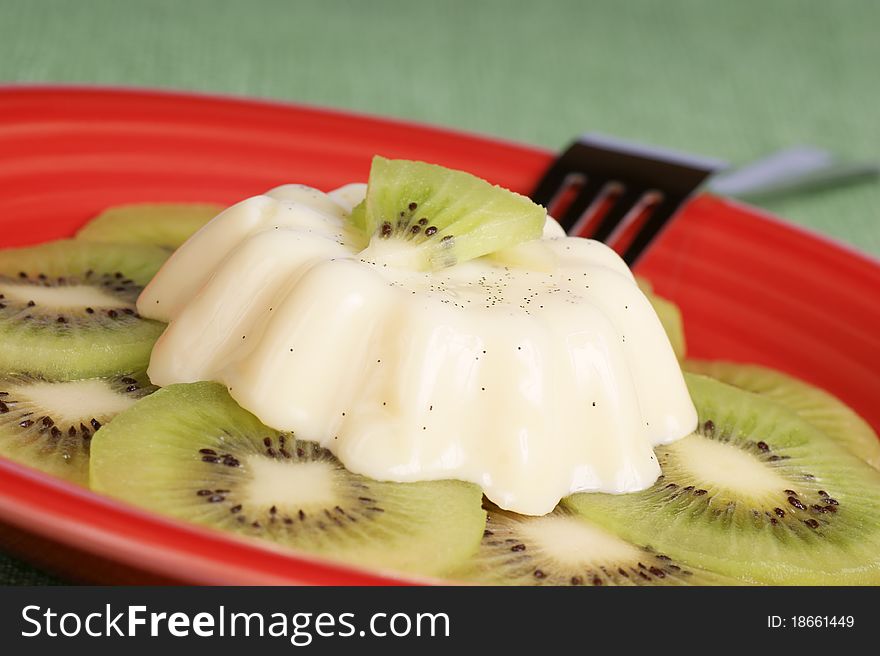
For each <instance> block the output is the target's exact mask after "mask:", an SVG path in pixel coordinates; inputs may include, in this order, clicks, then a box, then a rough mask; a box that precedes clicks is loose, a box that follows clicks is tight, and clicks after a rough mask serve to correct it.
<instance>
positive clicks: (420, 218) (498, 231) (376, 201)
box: [349, 156, 547, 269]
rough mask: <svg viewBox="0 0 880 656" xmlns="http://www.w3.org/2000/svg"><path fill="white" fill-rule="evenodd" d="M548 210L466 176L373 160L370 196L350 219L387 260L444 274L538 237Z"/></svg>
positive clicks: (419, 164) (426, 166)
mask: <svg viewBox="0 0 880 656" xmlns="http://www.w3.org/2000/svg"><path fill="white" fill-rule="evenodd" d="M546 216H547V212H546V210H545V209H544V208H543V207H541V206H540V205H536V204H535V203H533V202H532V201H531V200H530V199H528V198H526V197H525V196H521V195H520V194H517V193H514V192H512V191H508V190H507V189H503V188H502V187H498V186H494V185H492V184H490V183H489V182H486V181H485V180H482V179H480V178H478V177H476V176H473V175H471V174H469V173H465V172H463V171H455V170H452V169H447V168H444V167H442V166H437V165H435V164H426V163H425V162H415V161H410V160H390V159H385V158H384V157H378V156H377V157H374V158H373V162H372V166H371V167H370V178H369V182H368V184H367V195H366V198H365V199H364V201H363V203H361V204H360V205H358V206H356V207H355V208H354V209H353V210H352V212H351V214H350V216H349V222H350V224H351V225H352V227H354V228H355V229H357V230H359V231H361V232H362V233H363V234H364V235H365V236H366V237H367V238H369V239H370V245H371V246H372V247H373V249H374V250H376V251H380V252H382V254H383V255H385V254H387V253H388V252H390V251H391V250H397V251H398V253H399V254H400V256H399V257H398V258H396V259H397V260H398V261H400V262H405V263H407V264H409V265H411V266H412V267H413V268H416V269H440V268H443V267H448V266H453V265H455V264H459V263H461V262H466V261H468V260H471V259H473V258H475V257H480V256H481V255H486V254H488V253H492V252H494V251H498V250H501V249H504V248H507V247H510V246H513V245H514V244H517V243H519V242H523V241H528V240H531V239H538V238H539V237H541V234H542V232H543V229H544V222H545V219H546Z"/></svg>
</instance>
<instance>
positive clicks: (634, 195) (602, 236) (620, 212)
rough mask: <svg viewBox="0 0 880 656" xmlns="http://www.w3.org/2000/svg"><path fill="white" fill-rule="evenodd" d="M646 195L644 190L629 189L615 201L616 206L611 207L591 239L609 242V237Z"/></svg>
mask: <svg viewBox="0 0 880 656" xmlns="http://www.w3.org/2000/svg"><path fill="white" fill-rule="evenodd" d="M644 195H645V192H644V190H642V189H633V188H630V187H627V188H626V190H625V191H624V192H623V193H622V194H621V195H620V196H619V197H618V198H617V199H616V200H615V201H614V205H612V206H611V208H610V209H609V210H608V212H607V213H606V214H605V216H603V217H602V220H601V221H600V222H599V225H597V226H596V229H595V230H593V233H592V234H591V235H590V239H597V240H599V241H607V239H608V237H609V236H611V233H612V232H614V229H615V228H616V227H617V226H618V224H620V222H621V221H623V220H624V219H625V218H626V215H627V214H629V213H630V212H631V211H632V210H633V209H634V208H635V206H636V204H637V203H638V202H639V200H640V199H641V198H642V196H644Z"/></svg>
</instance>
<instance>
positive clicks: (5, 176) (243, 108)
mask: <svg viewBox="0 0 880 656" xmlns="http://www.w3.org/2000/svg"><path fill="white" fill-rule="evenodd" d="M375 153H379V154H382V155H385V156H388V157H403V158H410V159H423V160H428V161H432V162H436V163H439V164H444V165H446V166H450V167H454V168H460V169H465V170H468V171H471V172H473V173H475V174H477V175H479V176H481V177H484V178H486V179H488V180H491V181H492V182H495V183H498V184H500V185H503V186H505V187H509V188H511V189H514V190H517V191H521V192H527V191H528V190H529V189H530V188H531V186H532V185H533V183H534V182H535V181H536V180H537V179H538V177H539V176H540V174H541V173H542V171H543V169H544V167H545V166H546V165H547V164H548V162H549V160H550V158H551V156H552V154H551V153H548V152H547V151H544V150H539V149H536V148H531V147H527V146H522V145H517V144H511V143H505V142H501V141H497V140H492V139H487V138H484V137H476V136H473V135H467V134H461V133H457V132H452V131H449V130H441V129H436V128H430V127H424V126H418V125H412V124H407V123H402V122H398V121H389V120H385V119H377V118H369V117H364V116H357V115H352V114H346V113H342V112H336V111H327V110H324V109H316V108H309V107H301V106H292V105H280V104H272V103H265V102H254V101H249V100H235V99H229V98H215V97H205V96H194V95H183V94H173V93H156V92H143V91H124V90H102V89H74V88H31V87H13V88H6V89H0V246H2V247H6V246H19V245H25V244H33V243H37V242H41V241H45V240H48V239H56V238H59V237H66V236H70V235H72V234H73V233H74V231H75V230H76V229H77V228H78V227H79V226H81V225H82V224H83V223H84V222H85V221H86V220H87V219H88V218H89V217H90V216H92V215H94V214H95V213H97V212H98V211H99V210H101V209H103V208H104V207H106V206H107V205H113V204H116V203H124V202H137V201H179V200H183V201H187V200H193V201H195V200H201V201H217V202H220V203H233V202H235V201H237V200H240V199H242V198H245V197H247V196H251V195H255V194H258V193H261V192H263V191H265V190H267V189H269V188H270V187H273V186H275V185H278V184H281V183H285V182H302V183H306V184H309V185H312V186H315V187H318V188H321V189H330V188H332V187H335V186H338V185H340V184H343V183H345V182H349V181H352V180H365V179H366V177H367V172H368V170H369V162H370V158H371V156H372V155H373V154H375ZM639 271H640V273H642V274H644V275H645V276H647V277H648V278H650V279H651V281H652V282H653V283H654V286H655V287H656V289H657V291H658V292H659V293H661V294H663V295H665V296H668V297H670V298H672V299H674V300H675V301H676V302H677V303H678V304H679V306H680V307H681V309H682V313H683V315H684V319H685V325H686V328H687V338H688V347H689V353H690V354H691V355H692V356H694V357H703V358H726V359H731V360H740V361H744V362H759V363H763V364H767V365H770V366H772V367H776V368H778V369H782V370H784V371H787V372H789V373H792V374H794V375H796V376H799V377H801V378H803V379H805V380H807V381H810V382H812V383H815V384H817V385H820V386H822V387H824V388H826V389H827V390H829V391H831V392H832V393H834V394H836V395H837V396H839V397H840V398H842V399H843V400H844V401H846V402H847V403H849V404H850V405H851V406H852V407H853V408H855V409H856V410H857V411H858V412H859V413H860V414H861V415H862V416H863V417H865V418H866V419H867V420H868V421H869V422H870V423H871V424H872V425H873V426H874V428H875V429H878V428H880V403H877V401H878V399H880V303H878V298H880V263H878V262H877V261H875V260H872V259H870V258H868V257H866V256H864V255H861V254H859V253H857V252H855V251H852V250H849V249H847V248H844V247H842V246H839V245H836V244H833V243H831V242H829V241H828V240H826V239H823V238H821V237H819V236H816V235H812V234H808V233H806V232H804V231H802V230H799V229H795V228H793V227H792V226H789V225H786V224H784V223H781V222H779V221H777V220H776V219H773V218H772V217H769V216H767V215H765V214H763V213H761V212H759V211H757V210H755V209H753V208H750V207H745V206H743V205H737V204H734V203H731V202H728V201H724V200H720V199H718V198H712V197H709V196H702V197H700V198H697V199H696V200H695V201H693V202H692V203H691V204H690V205H689V206H688V208H687V209H686V211H685V212H684V213H683V215H682V216H681V217H680V218H679V219H678V220H677V221H676V222H675V223H674V224H673V225H672V226H671V227H670V228H669V229H668V230H667V231H666V233H665V234H664V235H663V236H662V238H661V240H660V241H659V242H658V243H657V244H656V246H655V247H654V248H653V249H652V250H651V252H650V253H649V254H648V255H647V256H646V257H645V258H644V260H643V261H642V262H641V264H640V265H639ZM0 541H2V543H3V544H4V548H6V549H12V550H14V551H16V552H18V553H20V554H23V555H24V556H25V557H28V558H29V559H31V560H34V561H35V562H39V563H41V564H43V565H45V566H49V567H51V568H53V569H55V570H58V571H62V572H65V573H66V574H67V575H68V576H72V577H76V578H82V577H87V578H88V580H100V581H107V582H111V581H112V582H126V581H129V582H130V581H135V582H145V581H169V582H187V583H217V584H261V583H282V584H291V583H316V584H366V583H388V582H391V583H398V582H400V580H399V579H396V578H394V577H393V576H388V577H383V576H380V575H377V574H375V573H369V572H361V571H357V570H353V569H349V568H344V567H339V566H335V565H332V564H328V563H326V562H324V561H320V560H316V559H312V558H307V557H301V556H296V555H292V554H291V553H290V552H284V551H279V550H275V549H272V548H270V547H265V546H263V545H259V544H254V543H252V542H246V541H243V540H238V539H235V538H232V537H229V536H227V535H224V534H220V533H216V532H213V531H208V530H203V529H200V528H197V527H193V526H189V525H186V524H182V523H178V522H172V521H168V520H165V519H162V518H159V517H155V516H153V515H150V514H147V513H144V512H141V511H138V510H135V509H133V508H130V507H128V506H124V505H122V504H118V503H116V502H113V501H109V500H106V499H103V498H101V497H99V496H96V495H93V494H91V493H90V492H87V491H85V490H82V489H79V488H76V487H74V486H72V485H68V484H66V483H64V482H60V481H56V480H53V479H51V478H50V477H48V476H45V475H42V474H40V473H36V472H33V471H31V470H29V469H26V468H24V467H21V466H18V465H16V464H14V463H11V462H8V461H4V460H2V459H0Z"/></svg>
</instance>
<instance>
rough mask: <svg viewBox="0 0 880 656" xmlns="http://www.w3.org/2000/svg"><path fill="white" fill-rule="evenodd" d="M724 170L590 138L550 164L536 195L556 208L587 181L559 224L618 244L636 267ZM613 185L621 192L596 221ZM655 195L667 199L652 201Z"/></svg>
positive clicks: (660, 151)
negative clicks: (595, 211)
mask: <svg viewBox="0 0 880 656" xmlns="http://www.w3.org/2000/svg"><path fill="white" fill-rule="evenodd" d="M723 166H724V165H723V164H722V163H721V162H719V161H717V160H710V159H707V158H704V157H696V156H693V155H686V154H683V153H677V152H674V151H671V150H667V149H664V148H657V147H652V146H644V145H640V144H635V143H631V142H627V141H624V140H622V139H616V138H613V137H606V136H602V135H597V134H585V135H583V136H581V137H580V139H578V140H577V141H575V142H574V143H572V144H570V145H569V147H568V148H567V149H566V150H565V152H564V153H563V154H562V155H561V156H560V157H559V158H558V159H556V160H555V161H554V162H553V163H552V164H551V165H550V167H549V168H548V170H547V172H546V173H545V174H544V176H543V177H542V178H541V180H540V181H539V182H538V185H537V186H536V188H535V190H534V192H532V194H531V197H532V199H533V200H534V201H535V202H537V203H540V204H541V205H543V206H544V207H547V208H548V209H551V210H552V209H554V208H551V207H549V205H550V204H551V203H553V202H554V201H555V200H556V199H557V198H559V197H560V196H561V195H562V192H563V191H565V190H566V189H568V188H569V187H570V182H571V180H572V179H574V178H577V179H580V180H586V182H585V183H584V185H583V187H582V189H580V190H579V193H578V194H577V195H576V196H575V198H574V200H573V202H572V203H571V204H570V205H569V207H568V208H567V209H566V210H565V211H564V213H563V216H561V217H557V218H558V219H559V222H560V223H561V224H562V227H563V228H564V229H565V231H566V232H567V233H568V234H570V235H573V234H578V235H580V234H581V233H583V234H584V236H587V237H591V238H593V239H597V240H600V241H605V242H606V243H607V242H608V241H609V239H611V240H614V241H615V242H616V243H618V244H619V246H620V248H623V249H624V250H625V258H624V259H626V260H627V262H628V263H632V262H633V261H634V260H635V259H636V258H637V257H638V256H639V254H640V253H641V252H642V251H643V250H644V249H645V248H646V247H647V245H648V244H649V243H650V241H651V240H652V239H653V238H654V237H655V236H656V235H657V234H659V233H660V232H661V231H662V230H663V228H664V226H665V224H666V223H668V222H669V220H670V219H671V218H672V216H673V215H674V214H675V213H676V211H677V210H678V208H679V207H681V206H682V205H683V204H684V203H685V202H686V201H687V199H688V198H689V197H690V196H691V194H693V192H694V190H696V189H697V187H698V186H699V185H700V183H702V182H703V181H704V180H705V178H706V177H707V176H708V175H709V174H711V173H713V172H714V171H716V170H718V169H719V168H723ZM608 185H614V186H619V187H620V188H621V190H622V191H621V194H620V196H618V197H617V198H615V199H614V202H613V204H612V205H611V207H610V209H609V210H608V211H607V212H606V213H605V215H604V216H601V217H597V218H596V220H593V219H592V217H590V208H591V206H594V204H595V203H596V201H597V199H599V198H601V197H602V194H603V190H604V189H605V188H606V187H607V186H608ZM655 194H656V195H659V197H660V198H661V199H662V200H660V201H659V202H656V204H655V203H654V202H648V201H647V199H648V198H650V197H653V196H654V195H655ZM643 199H644V200H645V201H646V202H645V203H642V202H641V201H642V200H643ZM603 207H604V205H603ZM642 211H645V213H646V215H645V216H643V215H642V214H641V212H642ZM631 213H634V214H631ZM585 217H586V218H587V222H586V223H584V221H583V220H582V219H584V218H585ZM630 239H631V241H630ZM611 245H612V246H614V244H611Z"/></svg>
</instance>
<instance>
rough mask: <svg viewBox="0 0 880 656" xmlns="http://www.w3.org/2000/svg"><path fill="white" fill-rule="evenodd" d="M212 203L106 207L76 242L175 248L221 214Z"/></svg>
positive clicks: (218, 208)
mask: <svg viewBox="0 0 880 656" xmlns="http://www.w3.org/2000/svg"><path fill="white" fill-rule="evenodd" d="M223 209H224V208H223V206H222V205H216V204H214V203H135V204H131V205H116V206H114V207H110V208H107V209H106V210H104V211H103V212H101V213H100V214H98V216H96V217H95V218H93V219H92V220H90V221H89V222H88V223H87V224H86V225H85V226H83V227H82V228H81V229H80V231H79V232H78V233H76V238H77V239H82V240H85V241H99V242H134V243H138V244H154V245H156V246H163V247H165V248H170V249H172V250H173V249H176V248H178V247H179V246H181V245H182V244H183V242H185V241H186V240H187V239H189V238H190V237H192V236H193V235H194V234H195V233H196V232H197V231H198V230H199V228H201V227H202V226H203V225H205V224H206V223H207V222H208V221H210V220H211V219H213V218H214V217H215V216H217V215H218V214H219V213H220V212H222V211H223Z"/></svg>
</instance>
